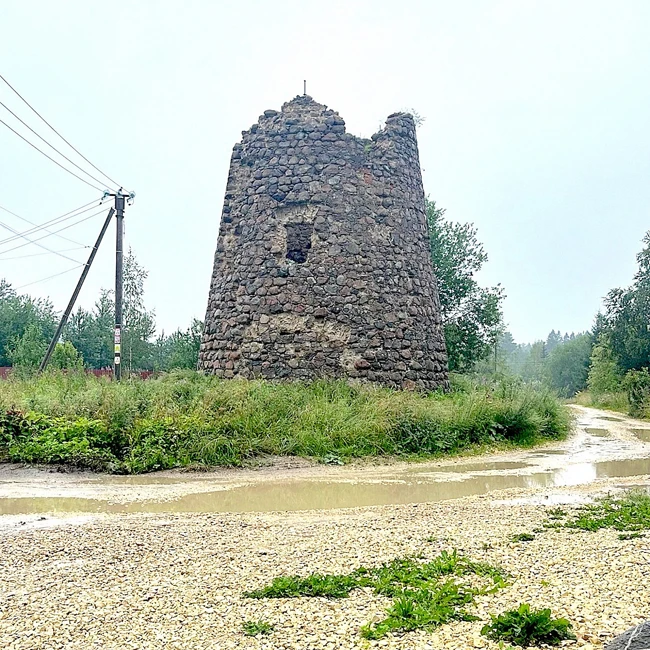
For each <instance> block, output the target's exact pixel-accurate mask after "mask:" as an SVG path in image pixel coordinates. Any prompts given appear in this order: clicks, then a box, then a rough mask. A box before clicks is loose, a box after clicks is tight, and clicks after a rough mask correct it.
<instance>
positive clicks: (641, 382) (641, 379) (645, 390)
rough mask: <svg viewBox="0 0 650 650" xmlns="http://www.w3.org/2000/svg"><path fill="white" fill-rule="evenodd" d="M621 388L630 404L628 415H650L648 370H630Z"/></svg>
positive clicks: (649, 376)
mask: <svg viewBox="0 0 650 650" xmlns="http://www.w3.org/2000/svg"><path fill="white" fill-rule="evenodd" d="M623 388H624V389H625V391H626V393H627V399H628V402H629V404H630V415H634V416H641V417H646V416H648V415H650V370H648V368H642V369H641V370H630V371H629V372H628V373H627V374H626V375H625V377H624V379H623Z"/></svg>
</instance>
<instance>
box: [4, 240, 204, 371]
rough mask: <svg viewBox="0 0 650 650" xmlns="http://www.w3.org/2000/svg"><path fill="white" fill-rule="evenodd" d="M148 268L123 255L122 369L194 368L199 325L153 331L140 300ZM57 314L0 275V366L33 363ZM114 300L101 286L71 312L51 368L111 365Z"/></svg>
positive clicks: (130, 254)
mask: <svg viewBox="0 0 650 650" xmlns="http://www.w3.org/2000/svg"><path fill="white" fill-rule="evenodd" d="M147 275H148V273H147V271H146V270H145V269H144V268H142V266H140V265H139V264H138V262H137V260H136V258H135V255H134V254H133V251H131V250H129V252H128V254H127V255H126V256H125V260H124V308H123V325H124V327H123V334H122V360H123V364H124V369H125V370H126V371H127V372H131V371H139V370H171V369H172V368H196V364H197V359H198V354H199V346H200V344H201V332H202V329H203V324H202V323H201V322H200V321H198V320H196V319H194V320H192V323H191V324H190V326H189V327H188V328H187V329H178V330H176V331H175V332H172V333H171V334H169V335H166V334H165V333H164V332H163V333H161V334H160V335H156V322H155V312H153V311H151V310H149V309H147V308H146V306H145V303H144V283H145V280H146V279H147ZM59 319H60V314H59V313H57V311H56V310H55V309H54V306H53V305H52V303H51V302H50V301H49V300H44V299H41V298H32V297H31V296H29V295H26V294H19V293H17V292H16V291H15V290H14V289H13V288H12V287H11V285H10V284H8V283H7V282H6V281H5V280H0V366H14V367H19V368H24V369H34V368H36V367H38V365H39V364H40V362H41V360H42V359H43V356H44V355H45V351H46V349H47V346H48V345H49V342H50V341H51V339H52V336H53V335H54V332H55V330H56V327H57V324H58V321H59ZM114 325H115V299H114V294H113V291H109V290H102V291H101V292H100V295H99V297H98V299H97V300H96V302H95V304H94V306H93V307H92V308H91V309H84V308H83V307H79V308H78V309H77V310H76V311H75V312H73V313H72V315H71V316H70V319H69V320H68V323H67V325H66V327H65V329H64V331H63V333H62V336H61V342H60V343H59V344H58V345H57V346H56V348H55V350H54V352H53V354H52V358H51V361H50V363H51V365H52V366H53V367H55V368H81V367H86V368H90V369H103V368H110V367H112V365H113V330H114Z"/></svg>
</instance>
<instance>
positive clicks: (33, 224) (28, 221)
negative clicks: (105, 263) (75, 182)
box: [0, 201, 101, 246]
mask: <svg viewBox="0 0 650 650" xmlns="http://www.w3.org/2000/svg"><path fill="white" fill-rule="evenodd" d="M94 203H96V201H91V202H90V203H86V204H84V205H82V206H80V207H78V208H75V209H74V210H70V212H66V213H65V214H62V215H61V216H60V217H56V218H55V219H50V220H49V221H46V222H45V223H44V224H38V223H36V222H35V221H30V220H29V219H26V218H25V217H21V216H20V215H19V214H16V213H15V212H12V211H11V210H8V209H7V208H3V207H2V206H1V205H0V210H3V211H4V212H7V213H8V214H10V215H12V216H14V217H16V218H17V219H20V220H21V221H24V222H25V223H28V224H31V225H32V226H39V225H40V227H41V228H43V230H45V231H46V232H49V230H47V228H44V227H43V226H46V225H48V224H50V223H51V222H52V221H57V220H58V219H60V218H62V217H67V216H68V215H69V214H72V213H73V212H77V211H78V210H81V209H82V208H86V207H88V206H89V205H93V204H94ZM100 203H101V201H100ZM56 237H58V238H59V239H65V240H66V241H69V242H71V243H72V244H77V245H78V246H83V244H82V243H81V242H78V241H75V240H74V239H70V238H69V237H65V236H64V235H56Z"/></svg>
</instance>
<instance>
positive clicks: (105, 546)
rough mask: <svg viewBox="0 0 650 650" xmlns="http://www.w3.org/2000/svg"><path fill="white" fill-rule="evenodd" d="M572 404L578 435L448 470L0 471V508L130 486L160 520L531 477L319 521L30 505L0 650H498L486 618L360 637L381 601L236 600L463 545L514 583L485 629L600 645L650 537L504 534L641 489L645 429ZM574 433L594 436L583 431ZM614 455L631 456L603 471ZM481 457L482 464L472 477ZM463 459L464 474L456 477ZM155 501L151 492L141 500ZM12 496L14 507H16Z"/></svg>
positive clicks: (8, 537)
mask: <svg viewBox="0 0 650 650" xmlns="http://www.w3.org/2000/svg"><path fill="white" fill-rule="evenodd" d="M577 410H578V423H579V426H578V430H577V432H576V434H575V435H574V436H573V437H572V438H571V439H570V440H569V441H567V442H566V443H562V444H561V445H559V446H558V447H557V448H555V449H548V450H545V451H544V453H541V452H540V451H528V452H517V453H516V454H508V455H497V456H491V457H489V458H486V457H483V458H481V459H479V458H476V457H474V458H467V459H462V460H459V461H457V462H454V463H451V465H453V466H454V467H456V468H457V470H456V471H442V470H443V467H442V466H448V465H450V463H448V462H447V463H438V464H432V465H430V464H427V465H418V466H416V467H414V466H402V465H391V466H390V467H364V468H359V467H352V468H350V467H343V468H338V467H320V466H319V467H302V468H297V469H290V468H284V469H280V470H277V469H275V470H274V469H264V470H260V471H252V470H247V471H245V472H241V473H233V472H225V473H224V472H219V473H217V474H216V475H212V476H200V477H194V478H190V479H189V480H186V479H187V477H186V476H185V475H183V476H181V479H182V480H181V482H180V483H179V479H178V477H176V476H175V475H166V476H164V477H157V480H159V481H160V480H161V479H163V480H162V482H159V483H147V484H146V485H144V486H142V485H137V484H136V485H133V484H132V485H130V486H127V485H122V484H121V483H120V482H119V481H118V482H117V483H115V481H114V480H113V479H110V480H106V481H102V480H98V481H94V480H90V479H91V478H92V477H87V476H83V475H56V474H55V475H52V474H49V475H45V474H46V473H42V472H41V473H39V472H38V471H37V472H34V470H28V471H27V472H22V471H19V472H16V471H15V470H9V469H6V470H4V473H3V476H2V480H6V478H5V475H6V474H7V473H8V472H13V473H12V474H9V477H10V480H11V482H5V483H2V484H0V502H1V501H3V502H4V503H5V509H7V504H8V501H15V500H16V499H20V498H21V497H35V496H37V497H41V498H42V493H43V492H44V493H45V494H48V495H53V496H56V497H57V498H58V499H66V498H70V499H77V498H80V497H82V498H89V499H92V500H93V501H92V502H93V503H97V504H100V505H99V509H100V510H101V509H105V508H104V506H105V505H109V504H110V503H111V502H112V501H114V502H115V505H116V506H118V507H123V506H124V505H128V503H127V504H125V503H124V500H123V499H122V496H123V495H124V494H125V492H127V491H130V490H137V492H138V497H137V499H136V500H135V501H134V500H133V499H131V501H130V502H131V503H132V504H133V503H135V504H140V505H142V504H145V505H146V504H147V503H150V504H152V503H161V502H162V503H168V504H172V505H170V506H168V508H169V509H170V510H172V509H174V508H175V505H174V504H175V503H176V502H174V499H178V500H182V499H183V498H184V497H187V496H193V495H203V497H206V498H207V496H206V495H218V494H219V492H220V491H225V492H232V493H233V494H235V493H241V492H239V491H240V488H238V487H237V486H240V485H245V486H247V487H248V488H250V486H251V485H252V486H253V487H254V490H263V489H264V486H268V485H273V484H277V483H278V481H279V482H280V484H284V483H286V482H290V483H291V482H294V483H295V484H296V485H297V486H298V487H300V486H305V485H308V484H309V483H310V482H315V483H316V486H317V488H319V489H320V490H321V491H322V490H325V489H327V486H329V485H331V484H336V485H337V486H339V487H338V488H337V489H338V490H340V489H343V490H344V491H347V492H350V493H354V492H355V490H357V489H358V487H359V486H361V488H362V489H366V490H367V489H369V486H370V488H372V487H373V486H377V489H380V490H385V489H386V486H388V488H391V487H395V486H397V487H395V490H396V491H397V492H398V493H399V494H402V493H401V492H400V490H403V489H404V488H403V486H404V485H406V486H407V488H408V487H409V486H410V485H412V486H418V485H422V484H423V485H424V486H425V488H426V490H434V492H433V493H434V496H436V495H435V488H436V487H438V488H440V490H441V491H443V490H444V489H446V488H445V487H444V486H445V485H446V484H458V485H459V486H460V485H463V484H467V482H468V481H474V482H476V481H479V482H481V481H482V482H483V483H485V484H486V485H488V484H490V481H494V480H496V479H501V478H502V475H503V476H505V477H529V478H528V479H526V480H529V481H531V487H524V488H522V487H517V488H513V489H507V490H498V491H493V492H490V493H489V494H488V495H483V496H481V495H475V496H469V497H462V498H455V499H453V500H442V501H437V502H431V503H424V502H423V503H419V504H397V505H390V504H384V505H377V506H369V507H357V508H348V509H339V510H329V511H324V510H304V511H292V512H262V513H255V512H247V513H227V512H225V513H224V512H219V513H217V512H202V513H201V512H194V513H189V512H159V513H150V512H137V513H107V512H103V513H102V512H100V513H98V514H95V513H92V514H91V513H89V512H86V514H83V515H79V513H73V512H58V513H53V514H49V513H48V514H45V515H44V516H45V519H44V520H42V519H40V517H41V515H38V514H35V513H34V514H17V515H6V516H5V517H0V519H2V520H3V523H4V525H3V526H2V528H1V529H0V530H1V532H0V548H1V551H2V552H1V554H0V571H1V575H2V578H3V580H2V583H1V584H0V647H2V648H80V649H81V648H84V649H86V648H178V649H180V648H183V649H185V648H187V649H189V648H192V649H193V650H194V649H195V648H202V649H217V648H219V649H221V648H296V649H298V648H300V649H305V648H363V647H382V648H383V647H387V648H404V649H405V648H435V647H445V648H467V647H481V646H483V645H485V646H486V647H496V645H495V644H491V642H487V641H485V640H484V639H483V638H482V637H481V636H480V634H479V631H480V628H481V625H482V622H476V623H453V624H450V625H447V626H444V627H442V628H440V629H439V630H437V631H435V632H433V633H424V632H413V633H410V634H407V635H405V636H401V637H387V638H386V639H384V640H383V641H379V642H366V641H364V640H362V639H361V638H360V637H359V634H358V629H359V627H360V626H361V625H362V624H364V623H367V622H369V621H371V620H373V619H377V618H380V617H382V612H383V609H384V608H385V607H386V605H387V604H388V601H386V600H385V599H382V598H379V597H377V596H375V595H373V594H372V593H371V592H367V591H360V592H353V594H352V595H351V597H350V598H348V599H344V600H339V601H327V600H323V599H307V598H301V599H292V600H283V599H281V600H260V601H255V600H248V599H244V598H242V596H241V594H242V592H243V591H244V590H245V589H250V588H255V587H258V586H261V585H262V584H265V583H267V582H268V581H270V580H271V579H272V578H273V577H275V576H277V575H280V574H283V573H299V574H306V573H309V572H313V571H319V572H343V573H346V572H349V571H350V570H351V569H354V568H356V567H358V566H360V565H362V564H365V565H370V564H377V563H380V562H383V561H387V560H390V559H392V558H394V557H397V556H404V555H412V554H422V555H423V556H424V557H432V556H434V555H436V554H437V553H438V552H439V551H440V550H441V549H443V548H447V549H449V548H458V549H461V550H463V551H464V552H465V553H467V554H468V555H470V556H471V557H473V558H476V559H481V560H485V561H489V562H491V563H494V564H499V565H501V566H503V567H504V568H505V569H507V570H508V571H509V572H510V573H511V574H512V575H513V577H514V582H513V584H512V585H511V586H509V587H508V588H506V589H504V590H502V591H500V592H498V593H497V594H494V595H490V596H485V597H481V598H480V599H479V601H478V604H477V608H476V614H477V615H478V616H479V617H481V619H482V620H483V621H485V620H486V619H487V618H488V613H489V612H492V613H497V612H500V611H503V609H506V608H510V607H512V606H516V605H518V604H519V602H524V601H526V602H531V603H532V604H533V605H536V606H550V607H552V609H553V610H554V612H557V613H558V614H561V615H565V616H567V617H568V618H569V619H570V620H571V621H572V622H573V623H574V626H575V629H576V632H577V633H578V635H579V640H578V645H580V646H582V647H587V648H588V647H589V645H592V646H593V647H600V646H601V644H602V642H603V641H605V640H607V639H609V638H611V637H612V636H614V635H615V634H617V633H619V632H621V631H623V630H625V629H626V628H628V627H630V626H631V625H633V624H635V623H638V622H640V621H641V620H642V619H643V618H647V617H648V614H649V612H648V611H647V603H648V602H650V538H641V539H634V540H628V541H622V540H619V539H618V537H617V534H616V533H615V532H613V531H600V532H597V533H571V532H568V531H555V530H547V531H546V532H543V533H538V534H536V537H535V539H534V540H533V541H532V542H528V543H512V542H510V541H509V539H510V537H511V536H512V535H513V534H515V533H520V532H531V531H533V530H534V529H537V528H539V527H540V525H541V524H542V523H543V522H544V520H545V518H546V516H547V513H548V505H549V504H556V503H562V502H573V503H575V502H579V501H580V500H583V499H586V498H589V497H590V496H592V495H594V494H597V493H601V492H603V491H606V490H611V489H616V488H617V487H618V486H623V485H645V486H648V485H650V459H648V456H649V455H650V445H647V444H644V443H641V442H639V441H638V438H637V437H635V434H634V432H633V431H632V429H643V428H647V426H644V424H643V423H638V422H635V421H631V420H628V419H617V420H608V419H603V418H608V417H616V418H619V417H620V416H617V415H613V414H606V413H603V412H597V411H594V410H591V409H577ZM585 428H589V429H600V430H601V431H594V433H593V434H589V433H587V432H586V431H585ZM602 429H607V432H605V433H603V432H602ZM637 435H640V434H638V433H637ZM603 441H605V442H603ZM610 443H611V444H610ZM561 450H564V451H563V452H562V451H561ZM531 454H534V455H532V456H531ZM535 454H536V455H535ZM626 459H628V460H629V463H633V464H630V465H625V464H623V465H620V464H618V465H617V464H615V465H611V463H626V462H628V461H626ZM479 462H480V463H483V462H485V463H487V465H485V466H486V467H489V468H491V469H487V470H485V471H481V470H480V469H476V467H477V463H479ZM558 463H559V465H560V467H559V468H558V467H557V465H558ZM603 463H610V465H606V466H605V467H606V468H609V471H610V472H614V470H617V471H619V473H624V472H623V470H622V469H621V468H624V467H628V468H632V470H636V469H641V470H643V471H642V472H639V475H638V476H632V475H628V476H626V477H625V478H616V477H609V478H607V477H602V476H598V472H596V475H594V474H593V473H590V472H588V471H587V468H590V467H591V468H593V467H596V468H598V467H601V468H602V467H603V465H602V464H603ZM499 464H501V469H499V467H500V465H499ZM504 464H506V465H504ZM521 465H524V466H523V467H521ZM461 467H462V468H463V471H458V469H459V468H461ZM416 470H417V471H416ZM630 471H631V470H630ZM405 472H406V473H407V475H408V476H411V474H413V473H414V474H415V475H416V479H412V478H411V479H408V480H405V479H404V475H405ZM409 472H410V473H409ZM540 474H541V475H547V476H550V477H552V478H553V479H554V480H555V479H557V478H558V477H559V479H560V482H559V484H555V485H553V484H547V486H545V487H540V486H539V483H538V482H536V481H538V478H536V477H538V476H540ZM628 474H629V472H628ZM423 476H424V479H422V477H423ZM399 477H401V478H399ZM563 477H564V478H563ZM437 479H439V480H437ZM508 480H510V478H508ZM517 480H520V479H519V478H517ZM583 480H584V481H585V483H584V484H581V482H582V481H583ZM400 481H401V482H400ZM409 481H411V482H410V483H409ZM418 481H420V482H418ZM474 484H475V483H472V485H474ZM497 484H498V482H497ZM242 489H243V488H242ZM414 489H415V488H414ZM423 489H424V488H423ZM315 492H316V493H317V492H318V490H315ZM388 493H390V490H389V492H388ZM241 494H244V495H248V496H250V495H251V494H252V495H254V496H255V495H257V492H255V491H253V492H252V493H251V492H243V493H241ZM281 494H282V493H280V495H281ZM337 494H338V492H337ZM363 494H367V493H366V492H363ZM382 494H384V493H382ZM417 494H420V493H417ZM422 494H423V495H424V494H425V493H422ZM438 496H439V495H438ZM152 498H153V499H157V500H156V501H148V500H151V499H152ZM214 498H216V497H214V496H211V497H210V499H213V500H214ZM255 498H257V496H255ZM278 498H281V496H280V497H278ZM382 498H383V497H382ZM386 498H388V497H386ZM169 499H171V501H169ZM166 500H167V501H166ZM20 503H21V504H23V505H22V506H21V507H23V509H26V502H23V501H21V502H20ZM184 503H185V502H184ZM289 505H290V504H288V506H289ZM18 509H20V508H18ZM55 509H56V508H55ZM21 522H24V523H21ZM249 619H263V620H267V621H269V622H271V623H274V624H275V627H276V630H275V632H274V633H273V634H272V635H271V636H269V637H265V638H260V639H255V638H250V637H246V636H244V635H243V633H242V631H241V624H242V623H243V622H244V621H245V620H249Z"/></svg>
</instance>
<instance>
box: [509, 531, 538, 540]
mask: <svg viewBox="0 0 650 650" xmlns="http://www.w3.org/2000/svg"><path fill="white" fill-rule="evenodd" d="M534 539H535V535H533V534H532V533H518V534H517V535H513V536H512V537H511V538H510V541H511V542H532V541H533V540H534Z"/></svg>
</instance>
